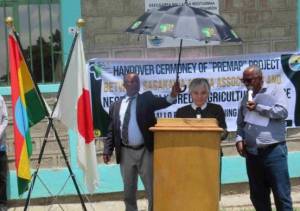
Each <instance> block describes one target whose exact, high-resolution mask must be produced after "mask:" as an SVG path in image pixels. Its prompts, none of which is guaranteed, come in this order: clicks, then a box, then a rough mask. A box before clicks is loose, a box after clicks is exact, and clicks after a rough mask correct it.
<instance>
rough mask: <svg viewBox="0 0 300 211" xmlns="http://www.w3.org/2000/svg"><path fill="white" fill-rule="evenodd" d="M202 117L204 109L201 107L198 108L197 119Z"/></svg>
mask: <svg viewBox="0 0 300 211" xmlns="http://www.w3.org/2000/svg"><path fill="white" fill-rule="evenodd" d="M201 116H202V109H201V107H197V108H196V117H197V118H201Z"/></svg>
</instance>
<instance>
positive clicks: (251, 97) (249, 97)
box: [248, 88, 253, 101]
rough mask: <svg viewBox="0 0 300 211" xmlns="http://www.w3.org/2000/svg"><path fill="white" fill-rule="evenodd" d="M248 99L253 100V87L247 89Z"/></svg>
mask: <svg viewBox="0 0 300 211" xmlns="http://www.w3.org/2000/svg"><path fill="white" fill-rule="evenodd" d="M248 101H253V89H252V88H249V89H248Z"/></svg>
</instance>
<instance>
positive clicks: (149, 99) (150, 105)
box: [103, 91, 171, 163]
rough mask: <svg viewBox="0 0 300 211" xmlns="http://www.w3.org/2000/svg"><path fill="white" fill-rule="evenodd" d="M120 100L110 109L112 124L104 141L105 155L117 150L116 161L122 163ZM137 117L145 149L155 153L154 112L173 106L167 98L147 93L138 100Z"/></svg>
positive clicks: (138, 97) (140, 95) (139, 96)
mask: <svg viewBox="0 0 300 211" xmlns="http://www.w3.org/2000/svg"><path fill="white" fill-rule="evenodd" d="M122 99H123V98H121V99H120V100H118V101H116V102H114V103H113V104H112V105H111V106H110V108H109V117H110V123H109V127H108V133H107V137H106V139H105V141H104V152H103V154H106V155H111V154H112V153H113V150H114V149H115V150H116V160H117V163H120V155H121V142H122V141H121V131H120V124H121V122H120V117H119V112H120V106H121V102H122ZM136 100H137V101H136V117H137V123H138V126H139V129H140V131H141V133H142V135H143V137H144V142H145V147H146V149H147V150H149V151H150V152H152V151H153V132H151V131H149V128H150V127H152V126H154V125H155V124H156V117H155V114H154V112H155V111H156V110H159V109H162V108H166V107H168V106H170V105H171V104H170V103H169V102H168V101H167V100H166V98H165V97H156V96H155V95H153V94H152V92H150V91H147V92H144V93H143V94H139V95H138V96H137V99H136Z"/></svg>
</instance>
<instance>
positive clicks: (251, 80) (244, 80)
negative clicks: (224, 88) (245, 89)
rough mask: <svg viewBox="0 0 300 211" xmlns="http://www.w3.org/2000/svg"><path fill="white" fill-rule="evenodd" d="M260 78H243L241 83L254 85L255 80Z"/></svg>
mask: <svg viewBox="0 0 300 211" xmlns="http://www.w3.org/2000/svg"><path fill="white" fill-rule="evenodd" d="M257 78H259V77H258V76H257V77H253V78H241V79H240V80H241V82H242V83H244V84H246V83H247V84H250V83H252V82H253V81H254V80H255V79H257Z"/></svg>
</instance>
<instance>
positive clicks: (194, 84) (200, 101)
mask: <svg viewBox="0 0 300 211" xmlns="http://www.w3.org/2000/svg"><path fill="white" fill-rule="evenodd" d="M189 92H190V95H191V97H192V101H193V102H192V104H189V105H186V106H183V107H181V108H179V109H178V110H177V111H176V117H177V118H216V119H217V121H218V125H219V127H221V128H223V129H224V132H223V133H222V135H221V140H224V139H226V137H227V135H228V132H227V130H226V129H227V125H226V122H225V113H224V110H223V108H222V107H221V106H220V105H218V104H214V103H209V102H207V100H208V97H209V94H210V85H209V83H208V81H207V79H205V78H195V79H193V80H192V81H191V83H190V85H189Z"/></svg>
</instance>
